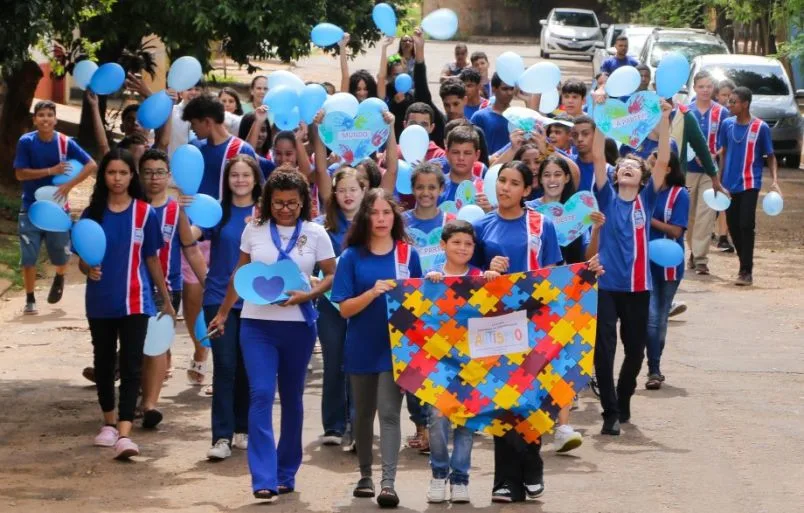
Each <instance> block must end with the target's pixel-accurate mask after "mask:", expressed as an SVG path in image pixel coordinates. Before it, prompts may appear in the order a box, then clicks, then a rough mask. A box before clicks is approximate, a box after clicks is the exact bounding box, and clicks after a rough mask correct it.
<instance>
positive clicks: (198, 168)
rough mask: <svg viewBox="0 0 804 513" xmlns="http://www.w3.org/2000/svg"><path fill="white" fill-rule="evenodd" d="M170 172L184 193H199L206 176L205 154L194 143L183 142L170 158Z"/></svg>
mask: <svg viewBox="0 0 804 513" xmlns="http://www.w3.org/2000/svg"><path fill="white" fill-rule="evenodd" d="M170 172H171V174H172V175H173V181H174V182H176V186H177V187H178V188H179V189H181V192H182V193H183V194H185V195H187V196H192V195H193V194H195V193H197V192H198V188H199V187H201V179H202V178H203V177H204V156H203V155H201V150H199V149H198V148H196V147H195V146H193V145H192V144H183V145H181V146H179V147H178V148H176V151H175V152H173V156H172V157H171V158H170Z"/></svg>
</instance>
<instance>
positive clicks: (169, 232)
mask: <svg viewBox="0 0 804 513" xmlns="http://www.w3.org/2000/svg"><path fill="white" fill-rule="evenodd" d="M168 205H170V206H171V207H170V208H168ZM151 208H153V209H154V213H155V214H156V218H157V219H158V220H159V231H160V233H161V234H162V242H163V245H162V247H161V248H160V249H159V252H158V256H159V263H160V264H161V265H162V272H163V273H164V274H165V280H166V281H167V285H168V289H169V290H171V291H173V292H178V291H181V289H182V286H183V282H182V277H181V239H180V237H179V204H178V202H177V201H176V200H175V199H173V198H168V200H167V202H166V203H165V204H164V205H162V206H161V207H155V206H153V205H151Z"/></svg>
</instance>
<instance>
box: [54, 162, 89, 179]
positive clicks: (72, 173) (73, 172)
mask: <svg viewBox="0 0 804 513" xmlns="http://www.w3.org/2000/svg"><path fill="white" fill-rule="evenodd" d="M67 164H68V165H69V166H70V169H69V170H67V172H65V173H62V174H60V175H56V176H54V177H53V185H61V184H64V183H67V182H69V181H70V180H72V179H73V178H75V177H76V176H78V173H80V172H81V170H82V169H84V164H82V163H80V162H78V161H77V160H75V159H70V160H68V161H67Z"/></svg>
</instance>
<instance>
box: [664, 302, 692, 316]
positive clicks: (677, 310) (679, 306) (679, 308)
mask: <svg viewBox="0 0 804 513" xmlns="http://www.w3.org/2000/svg"><path fill="white" fill-rule="evenodd" d="M686 311H687V303H685V302H684V301H673V302H672V303H671V304H670V313H669V314H668V315H667V317H675V316H676V315H681V314H683V313H684V312H686Z"/></svg>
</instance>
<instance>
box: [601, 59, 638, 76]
mask: <svg viewBox="0 0 804 513" xmlns="http://www.w3.org/2000/svg"><path fill="white" fill-rule="evenodd" d="M638 65H639V62H638V61H637V60H636V59H634V58H633V57H631V56H630V55H626V56H625V57H624V58H623V59H618V58H617V56H616V55H612V56H611V57H609V58H608V59H606V60H605V61H603V64H601V65H600V71H601V73H607V74H609V75H611V74H612V73H614V70H616V69H617V68H621V67H623V66H638Z"/></svg>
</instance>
